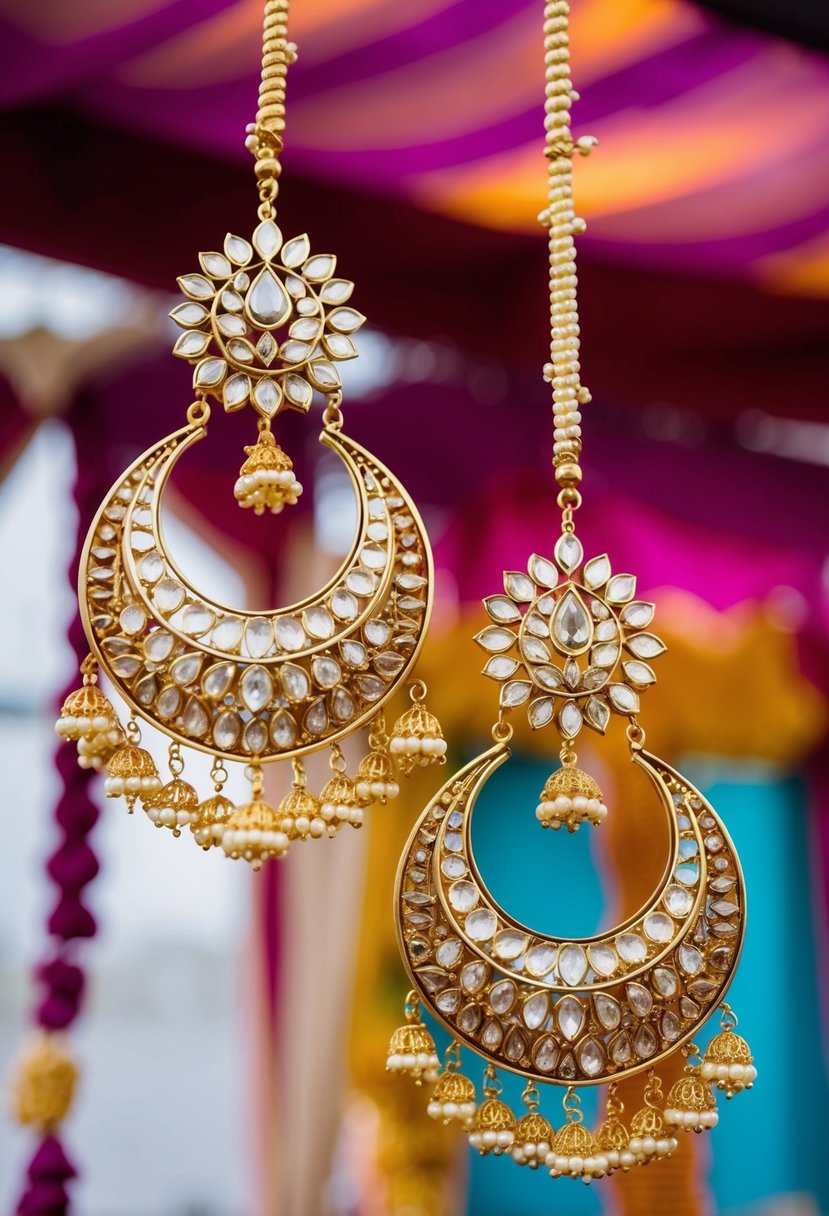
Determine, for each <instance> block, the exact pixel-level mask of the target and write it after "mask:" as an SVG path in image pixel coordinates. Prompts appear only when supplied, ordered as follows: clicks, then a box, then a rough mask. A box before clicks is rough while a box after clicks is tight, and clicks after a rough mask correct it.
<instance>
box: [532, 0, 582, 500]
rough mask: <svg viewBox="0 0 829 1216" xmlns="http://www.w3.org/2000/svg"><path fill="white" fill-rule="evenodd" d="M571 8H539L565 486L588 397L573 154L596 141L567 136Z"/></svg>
mask: <svg viewBox="0 0 829 1216" xmlns="http://www.w3.org/2000/svg"><path fill="white" fill-rule="evenodd" d="M569 16H570V5H569V3H568V2H567V0H552V2H550V3H547V4H546V5H545V6H544V62H545V80H546V83H545V89H544V98H545V100H544V129H545V132H546V155H547V157H548V159H549V166H550V168H549V182H548V190H547V207H546V208H545V210H544V211H543V212H542V213H541V215H540V216H539V220H540V221H541V223H542V224H544V225H545V227H547V228H548V229H549V237H550V333H551V339H550V360H551V361H550V362H549V363H547V364H546V365H545V367H544V378H545V380H547V381H548V382H549V383H551V384H552V387H553V426H554V430H553V464H554V465H555V466H556V477H557V480H558V481H559V482H560V483H561V484H562V485H565V486H574V485H577V484H578V482H579V481H580V480H581V470H580V469H579V467H578V460H579V456H580V454H581V411H580V409H579V407H580V406H581V405H586V404H587V402H589V401H590V393H589V391H588V390H587V389H586V388H585V387H584V386H583V385H582V384H581V381H580V378H579V371H580V365H579V313H578V304H577V302H576V287H577V280H576V247H575V242H574V240H573V237H574V235H577V234H580V233H582V232H584V230H585V228H586V224H585V222H584V220H582V219H580V218H579V217H578V216H577V215H576V213H575V210H574V207H573V165H572V156H573V153H574V152H579V153H580V154H581V155H583V156H586V155H587V154H588V153H589V152H590V150H591V148H592V147H593V145H594V144H595V142H596V141H595V140H594V139H592V138H591V137H590V136H584V137H583V138H581V139H579V140H578V141H576V142H575V143H574V142H573V138H572V135H571V133H570V107H571V105H572V103H573V101H574V100H576V99H577V97H578V94H577V93H574V92H573V86H572V82H571V80H570V39H569V32H568V26H569Z"/></svg>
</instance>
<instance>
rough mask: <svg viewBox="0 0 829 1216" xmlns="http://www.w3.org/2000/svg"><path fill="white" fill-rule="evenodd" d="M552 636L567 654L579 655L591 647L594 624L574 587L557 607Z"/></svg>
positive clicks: (565, 594)
mask: <svg viewBox="0 0 829 1216" xmlns="http://www.w3.org/2000/svg"><path fill="white" fill-rule="evenodd" d="M551 634H552V637H553V641H554V642H555V643H556V645H557V646H558V648H559V649H560V650H562V651H564V653H565V654H568V653H569V654H578V653H580V652H581V651H582V650H584V649H585V648H586V647H587V646H589V645H590V642H591V639H592V637H593V622H592V621H591V619H590V613H589V612H588V611H587V609H586V608H585V606H584V602H583V600H582V598H581V596H580V595H579V593H578V592H577V591H575V590H574V589H573V588H572V587H570V588H569V589H568V590H567V591H566V592H565V593H564V595H563V596H562V597H561V599H560V600H559V602H558V605H557V606H556V610H555V613H554V615H553V621H552V625H551Z"/></svg>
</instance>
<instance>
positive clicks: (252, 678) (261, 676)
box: [240, 665, 273, 713]
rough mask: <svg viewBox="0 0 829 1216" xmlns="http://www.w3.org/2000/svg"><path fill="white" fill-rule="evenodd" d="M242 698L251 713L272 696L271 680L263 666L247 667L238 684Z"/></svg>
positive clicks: (266, 702)
mask: <svg viewBox="0 0 829 1216" xmlns="http://www.w3.org/2000/svg"><path fill="white" fill-rule="evenodd" d="M240 690H241V695H242V700H243V701H244V703H245V705H246V706H247V708H248V709H249V710H250V711H251V713H258V712H259V710H260V709H264V708H265V706H266V705H267V704H268V703H269V702H270V701H271V699H272V698H273V680H272V679H271V677H270V673H269V672H268V671H266V670H265V668H264V667H260V666H258V665H257V666H255V667H249V668H248V670H247V671H246V672H245V674H244V675H243V676H242V682H241V684H240Z"/></svg>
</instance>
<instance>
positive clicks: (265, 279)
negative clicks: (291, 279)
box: [245, 266, 291, 329]
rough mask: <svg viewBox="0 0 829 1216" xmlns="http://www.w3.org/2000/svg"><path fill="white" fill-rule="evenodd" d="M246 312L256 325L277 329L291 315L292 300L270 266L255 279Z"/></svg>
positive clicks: (248, 297) (246, 304)
mask: <svg viewBox="0 0 829 1216" xmlns="http://www.w3.org/2000/svg"><path fill="white" fill-rule="evenodd" d="M245 312H246V313H247V315H248V317H249V318H250V319H251V321H252V322H253V323H254V325H259V326H261V327H262V328H263V329H275V328H276V327H277V325H281V324H282V323H283V322H284V321H286V320H287V319H288V317H289V316H290V314H291V301H290V299H289V298H288V296H287V294H286V292H285V288H284V287H283V286H282V284H281V283H280V281H279V279H278V278H277V277H276V275H275V274H274V273H273V271H272V270H271V269H270V268H269V267H267V266H266V267H265V269H264V270H262V271H261V272H260V273H259V274H258V275H257V276H256V278H255V279H254V281H253V286H252V287H251V289H250V291H249V292H248V294H247V298H246V299H245Z"/></svg>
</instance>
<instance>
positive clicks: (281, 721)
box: [271, 709, 297, 751]
mask: <svg viewBox="0 0 829 1216" xmlns="http://www.w3.org/2000/svg"><path fill="white" fill-rule="evenodd" d="M296 735H297V729H296V722H295V721H294V719H293V718H292V717H291V715H290V714H289V713H286V711H285V710H284V709H280V710H279V712H278V713H276V714H274V716H273V718H272V719H271V740H272V741H273V745H274V747H278V748H279V749H280V750H281V751H284V750H285V749H286V748H289V747H293V746H294V744H295V743H296Z"/></svg>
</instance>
